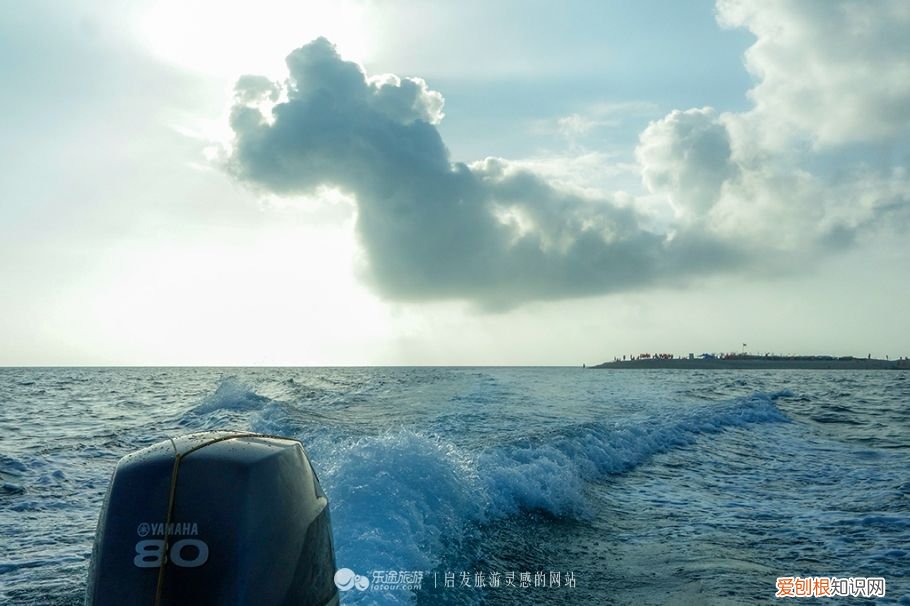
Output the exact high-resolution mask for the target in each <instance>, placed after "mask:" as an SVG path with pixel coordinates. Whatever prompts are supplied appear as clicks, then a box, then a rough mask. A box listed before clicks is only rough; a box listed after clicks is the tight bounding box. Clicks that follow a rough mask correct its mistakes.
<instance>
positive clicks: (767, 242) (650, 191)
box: [0, 0, 910, 366]
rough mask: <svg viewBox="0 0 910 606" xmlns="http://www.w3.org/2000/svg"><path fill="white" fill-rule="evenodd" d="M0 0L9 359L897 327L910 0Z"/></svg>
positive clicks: (909, 162) (688, 338)
mask: <svg viewBox="0 0 910 606" xmlns="http://www.w3.org/2000/svg"><path fill="white" fill-rule="evenodd" d="M0 4H2V7H0V8H2V10H0V81H2V82H3V94H2V95H0V116H2V118H0V120H2V131H0V132H2V135H0V160H2V164H3V168H2V171H0V365H14V366H15V365H229V366H232V365H236V366H242V365H292V366H298V365H487V364H492V365H538V364H540V365H550V364H554V365H581V364H582V363H587V364H593V363H598V362H602V361H604V360H611V359H613V358H614V357H622V356H623V355H628V354H637V353H642V352H650V353H655V352H661V353H672V354H676V355H685V354H688V353H690V352H693V353H702V352H732V351H743V349H745V350H747V351H750V352H753V353H766V352H772V353H782V354H814V353H821V354H832V355H857V356H866V355H867V354H871V355H872V356H873V357H882V358H884V357H885V356H889V357H891V358H895V357H898V356H905V355H910V343H908V335H910V316H908V314H906V313H905V312H904V311H903V310H904V307H905V306H906V301H907V300H908V299H910V279H908V278H910V270H908V268H910V251H908V246H907V242H908V234H910V173H908V171H910V36H907V35H906V32H907V31H910V4H908V3H906V2H904V1H902V0H893V1H888V0H882V1H880V2H874V3H872V2H857V1H841V0H831V1H828V0H817V1H816V0H804V1H799V2H783V1H776V0H769V1H762V2H749V1H745V0H717V2H710V1H701V0H693V1H690V2H671V1H669V0H663V1H645V2H636V3H628V2H566V3H553V2H524V1H522V2H517V1H515V2H513V1H497V2H479V1H477V2H475V1H467V2H457V3H453V2H441V1H440V2H433V1H429V0H427V1H415V2H390V1H389V2H382V1H375V0H374V1H362V2H360V1H340V2H339V1H333V2H274V1H270V0H269V1H259V2H255V3H252V2H249V3H241V2H227V3H226V2H220V1H218V2H216V1H201V0H200V1H195V0H181V1H162V2H146V1H142V0H136V1H131V2H114V1H108V0H101V1H99V2H93V3H82V2H52V1H50V0H36V1H34V2H28V3H23V2H13V1H12V0H0Z"/></svg>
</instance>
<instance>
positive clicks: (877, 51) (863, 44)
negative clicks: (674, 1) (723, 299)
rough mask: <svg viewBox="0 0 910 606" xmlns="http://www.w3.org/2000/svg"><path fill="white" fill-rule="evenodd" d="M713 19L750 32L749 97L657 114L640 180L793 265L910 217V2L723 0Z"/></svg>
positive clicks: (682, 212)
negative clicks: (743, 102)
mask: <svg viewBox="0 0 910 606" xmlns="http://www.w3.org/2000/svg"><path fill="white" fill-rule="evenodd" d="M717 19H718V21H719V23H721V24H722V25H724V26H726V27H746V28H748V29H749V30H750V31H751V32H752V34H754V35H755V38H756V39H755V42H754V43H753V45H752V46H751V47H750V48H749V49H748V50H747V51H746V54H745V63H746V66H747V68H748V69H749V70H750V72H751V73H752V74H753V75H754V77H755V78H756V82H755V85H754V87H753V88H752V89H751V90H750V91H749V96H750V98H751V99H752V100H753V101H754V106H753V107H752V108H750V109H749V110H748V111H745V112H740V113H732V112H727V113H718V112H716V111H715V110H713V109H711V108H701V109H689V110H685V111H680V110H674V111H672V112H670V113H669V114H668V115H667V116H665V117H664V118H662V119H660V120H657V121H654V122H652V123H651V124H650V125H649V126H648V127H647V128H646V129H645V130H644V131H643V132H642V134H641V135H640V139H639V145H638V147H637V149H636V157H637V159H638V161H639V164H640V166H641V175H642V181H643V184H644V186H645V187H646V189H647V190H648V191H649V192H650V193H651V194H653V195H658V196H662V197H663V198H664V199H666V200H667V201H668V202H669V203H670V204H672V205H673V207H674V208H675V209H676V211H677V213H678V217H679V220H680V222H681V223H682V224H684V225H688V226H689V228H690V229H695V228H696V226H697V229H701V230H704V232H705V233H706V234H711V235H712V236H713V237H715V238H718V239H721V240H727V241H729V240H732V239H737V240H739V241H740V242H742V243H745V242H749V243H750V244H749V246H750V247H751V248H753V249H756V248H758V247H762V248H764V249H765V250H766V251H767V252H768V254H769V255H782V256H784V257H787V256H789V258H790V259H792V261H791V264H793V265H799V266H805V265H806V264H811V262H812V260H813V259H816V258H819V257H822V256H824V255H828V254H830V253H832V252H839V251H843V250H846V249H848V248H850V247H852V246H855V245H857V244H858V243H860V242H861V241H862V240H863V239H864V238H867V237H869V236H872V235H874V234H875V233H877V230H879V229H881V228H883V227H890V228H896V229H902V228H901V227H899V226H906V225H907V224H908V223H910V180H908V178H907V177H908V172H907V168H908V164H910V162H908V159H910V153H908V151H910V149H908V146H907V141H908V134H910V38H907V36H906V35H905V33H906V31H907V30H908V29H910V5H907V4H906V3H901V2H883V3H856V2H835V1H827V0H826V1H822V2H813V1H806V2H773V1H772V2H761V3H755V2H749V1H746V0H719V2H718V4H717ZM785 262H786V259H785Z"/></svg>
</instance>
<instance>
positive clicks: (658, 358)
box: [588, 354, 910, 370]
mask: <svg viewBox="0 0 910 606" xmlns="http://www.w3.org/2000/svg"><path fill="white" fill-rule="evenodd" d="M588 368H599V369H612V370H624V369H641V370H644V369H651V368H654V369H665V368H669V369H673V368H675V369H680V370H728V369H729V370H910V359H907V358H900V359H898V360H880V359H876V358H873V357H871V356H869V357H866V358H855V357H853V356H843V357H835V356H779V355H771V354H768V355H763V356H757V355H751V354H722V355H714V354H702V355H700V356H695V355H693V354H689V356H688V357H678V356H673V355H669V354H653V355H652V354H640V355H638V356H635V357H633V358H632V359H622V360H620V359H618V358H617V359H614V360H613V361H612V362H604V363H603V364H597V365H596V366H589V367H588Z"/></svg>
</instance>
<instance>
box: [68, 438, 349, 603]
mask: <svg viewBox="0 0 910 606" xmlns="http://www.w3.org/2000/svg"><path fill="white" fill-rule="evenodd" d="M334 574H335V552H334V550H333V548H332V528H331V523H330V521H329V507H328V499H326V496H325V493H323V492H322V489H321V488H320V486H319V480H318V479H317V478H316V474H315V473H314V472H313V468H312V467H311V465H310V462H309V460H308V459H307V457H306V453H304V451H303V447H302V446H301V445H300V442H297V441H296V440H290V439H286V438H278V437H273V436H263V435H258V434H245V433H233V432H207V433H197V434H191V435H187V436H183V437H180V438H176V439H172V440H166V441H164V442H159V443H158V444H155V445H154V446H150V447H148V448H145V449H143V450H140V451H138V452H135V453H133V454H131V455H127V456H126V457H124V458H123V459H121V461H120V463H119V464H118V465H117V470H116V471H115V472H114V475H113V478H112V479H111V485H110V488H109V489H108V493H107V497H106V498H105V500H104V509H103V510H102V511H101V517H100V518H99V520H98V533H97V535H96V536H95V546H94V549H93V552H92V563H91V568H90V570H89V578H88V590H87V594H86V599H85V603H86V606H133V605H135V606H209V605H210V606H247V605H251V606H302V605H312V606H325V605H335V604H338V590H337V588H336V587H335V583H334V581H333V576H334Z"/></svg>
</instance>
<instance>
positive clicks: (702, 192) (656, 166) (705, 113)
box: [636, 107, 738, 220]
mask: <svg viewBox="0 0 910 606" xmlns="http://www.w3.org/2000/svg"><path fill="white" fill-rule="evenodd" d="M731 156H732V149H731V147H730V133H729V132H728V131H727V128H726V126H725V125H724V124H723V123H722V122H721V121H720V120H719V119H718V116H717V112H715V111H714V110H713V109H712V108H710V107H706V108H702V109H690V110H687V111H679V110H676V111H673V112H671V113H670V114H669V115H667V116H666V117H664V118H663V119H661V120H657V121H656V122H652V123H651V124H650V125H648V128H646V129H645V131H644V132H643V133H642V134H641V136H640V143H639V145H638V148H637V149H636V157H637V158H638V161H639V163H640V164H641V166H642V173H641V175H642V181H643V182H644V185H645V187H647V189H648V190H649V191H651V192H654V193H662V194H665V195H667V197H668V198H669V200H670V201H671V203H672V204H673V205H674V207H675V208H676V209H677V210H678V211H679V212H680V213H681V214H682V215H683V216H684V217H686V218H687V219H690V220H694V219H697V218H699V217H703V216H704V215H705V214H706V213H707V212H708V211H709V210H710V209H711V208H712V207H713V206H714V205H715V204H716V203H717V201H718V199H719V198H720V195H721V188H722V187H723V184H724V183H725V182H726V181H728V180H730V179H733V178H735V176H736V174H737V172H738V168H737V165H736V164H735V163H734V162H733V161H732V158H731Z"/></svg>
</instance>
